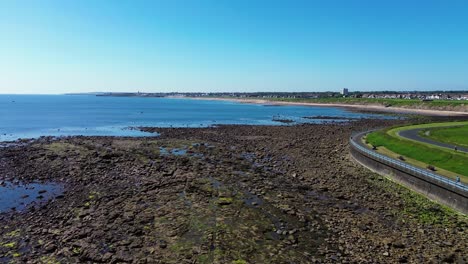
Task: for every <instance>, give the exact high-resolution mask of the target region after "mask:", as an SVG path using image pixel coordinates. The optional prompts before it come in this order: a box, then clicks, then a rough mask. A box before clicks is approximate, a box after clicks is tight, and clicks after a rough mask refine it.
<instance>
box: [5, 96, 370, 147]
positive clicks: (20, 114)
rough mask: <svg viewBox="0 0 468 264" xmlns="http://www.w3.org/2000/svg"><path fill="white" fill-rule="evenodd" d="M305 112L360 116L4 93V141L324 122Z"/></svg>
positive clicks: (317, 110)
mask: <svg viewBox="0 0 468 264" xmlns="http://www.w3.org/2000/svg"><path fill="white" fill-rule="evenodd" d="M305 116H338V117H343V118H360V117H370V116H375V115H369V114H359V113H353V112H349V111H346V110H344V109H340V108H332V107H304V106H264V105H255V104H240V103H235V102H225V101H202V100H190V99H172V98H138V97H98V96H91V95H83V96H81V95H80V96H71V95H0V141H11V140H16V139H18V138H36V137H39V136H49V135H50V136H68V135H93V136H100V135H109V136H145V135H148V134H147V133H143V132H140V131H137V130H131V129H128V128H129V127H136V126H157V127H170V126H173V127H200V126H210V125H217V124H251V125H270V124H281V123H278V122H275V121H273V119H292V120H295V121H297V122H321V120H310V119H303V118H302V117H305Z"/></svg>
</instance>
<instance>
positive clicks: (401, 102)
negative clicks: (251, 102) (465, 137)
mask: <svg viewBox="0 0 468 264" xmlns="http://www.w3.org/2000/svg"><path fill="white" fill-rule="evenodd" d="M255 99H258V98H255ZM260 99H261V98H260ZM267 100H271V101H283V102H298V103H299V102H300V103H343V104H378V105H384V106H395V107H405V106H427V107H433V108H441V107H447V106H450V107H454V106H468V102H464V101H455V100H435V101H421V100H418V99H384V98H350V97H327V98H268V99H267Z"/></svg>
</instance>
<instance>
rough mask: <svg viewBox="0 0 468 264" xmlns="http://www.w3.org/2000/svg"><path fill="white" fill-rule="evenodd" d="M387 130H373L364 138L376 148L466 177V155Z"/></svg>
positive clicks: (467, 167) (467, 168)
mask: <svg viewBox="0 0 468 264" xmlns="http://www.w3.org/2000/svg"><path fill="white" fill-rule="evenodd" d="M387 132H388V131H387V130H384V131H376V132H373V133H371V134H369V135H368V136H367V137H366V140H367V141H368V142H369V143H370V144H372V145H374V146H376V147H377V148H378V147H385V148H386V149H388V150H390V151H392V152H395V153H397V154H400V155H402V156H404V157H408V158H411V159H414V160H417V161H421V162H423V163H426V164H430V165H432V166H435V167H439V168H442V169H445V170H448V171H451V172H455V173H457V174H460V175H461V176H462V177H465V179H466V178H468V155H466V154H464V153H454V152H452V151H445V150H443V149H441V148H436V147H430V146H428V145H424V144H420V143H417V142H414V141H411V140H405V139H402V138H397V137H394V136H392V135H390V134H389V133H387Z"/></svg>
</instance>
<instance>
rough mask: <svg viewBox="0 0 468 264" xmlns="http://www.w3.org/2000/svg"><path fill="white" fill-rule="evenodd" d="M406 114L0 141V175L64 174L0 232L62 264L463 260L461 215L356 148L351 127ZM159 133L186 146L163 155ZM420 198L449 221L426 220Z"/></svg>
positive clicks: (3, 220) (32, 255) (0, 218)
mask: <svg viewBox="0 0 468 264" xmlns="http://www.w3.org/2000/svg"><path fill="white" fill-rule="evenodd" d="M399 122H403V121H399ZM396 123H397V121H388V120H387V121H382V120H381V121H369V120H368V121H353V122H351V123H348V124H330V125H303V126H302V125H301V126H294V127H255V126H220V127H216V128H199V129H198V128H197V129H170V128H167V129H158V131H159V132H161V137H160V138H158V139H151V138H112V137H99V138H94V137H72V138H65V139H59V140H56V141H54V142H53V144H54V145H51V144H52V142H48V141H44V142H39V143H32V145H28V146H23V147H21V148H16V149H15V150H12V149H1V150H0V157H1V158H0V175H2V177H5V178H2V180H4V179H8V180H10V179H16V180H19V179H21V181H25V182H28V181H35V180H42V181H45V180H53V181H58V182H61V183H63V184H64V185H65V186H66V193H65V195H63V196H62V197H59V198H57V199H56V200H55V201H51V202H49V203H46V204H45V205H44V206H40V207H39V206H38V207H37V208H36V209H35V210H34V211H33V210H30V211H27V212H24V213H15V214H12V216H11V217H10V216H6V215H0V226H2V227H3V226H8V228H4V229H2V228H0V237H1V241H2V242H1V243H10V242H14V243H15V244H10V245H11V246H13V245H14V246H15V247H18V250H21V254H22V257H23V258H24V259H25V260H26V261H27V260H32V259H41V257H50V258H51V259H50V261H52V260H57V261H59V260H60V261H62V262H63V263H77V262H88V263H93V262H101V263H145V261H146V263H182V262H184V263H185V262H187V263H193V262H197V261H200V262H201V260H205V261H206V262H219V263H232V262H234V261H237V260H238V261H239V263H241V262H242V261H243V260H245V262H248V263H265V262H269V263H314V261H315V262H317V263H323V262H332V261H336V262H342V263H361V262H368V263H397V262H400V263H415V262H416V263H425V262H430V261H431V260H434V262H441V261H442V260H443V259H445V260H446V261H458V260H459V259H461V258H462V256H463V253H464V252H465V251H466V244H467V238H466V237H464V236H463V234H464V233H465V232H466V228H467V226H468V225H467V223H466V221H465V220H463V219H461V218H459V217H458V216H456V215H452V214H449V213H447V212H446V211H445V210H439V209H438V208H439V207H434V208H433V209H432V206H430V202H429V201H427V202H424V204H423V205H421V204H414V203H413V198H412V196H411V193H410V192H409V191H407V190H406V189H404V188H400V187H399V186H398V185H395V184H394V183H392V182H390V181H387V180H386V179H384V178H381V177H378V176H375V174H372V173H371V172H368V171H367V170H365V169H363V168H362V167H360V166H357V165H355V164H354V163H353V161H352V160H351V159H349V158H348V156H347V155H348V154H347V153H348V152H347V151H348V150H347V140H348V137H349V135H350V133H351V131H354V130H356V131H357V130H365V129H369V128H373V127H382V126H387V125H389V124H396ZM193 142H209V143H210V144H200V145H196V144H195V145H192V144H193ZM34 144H35V145H34ZM163 145H164V146H166V148H168V149H184V146H186V147H185V149H186V148H187V146H189V150H188V151H187V152H188V153H189V154H190V155H189V156H176V155H160V153H159V150H160V147H162V146H163ZM190 146H193V147H190ZM245 153H251V154H249V155H245ZM3 154H5V155H3ZM198 154H200V155H199V156H197V155H198ZM3 175H6V176H3ZM18 175H21V178H19V177H18ZM377 179H379V180H377ZM0 183H1V182H0ZM252 197H255V199H252ZM248 199H250V200H248ZM246 200H248V201H249V202H245V201H246ZM418 201H419V200H418ZM422 208H424V209H427V211H425V212H428V214H426V215H429V216H431V217H440V219H442V220H440V219H439V218H437V219H438V221H437V222H438V224H435V223H432V222H431V223H427V222H424V221H422V220H420V219H419V212H420V211H419V210H421V209H422ZM426 215H425V216H426ZM447 217H448V218H447ZM443 219H450V221H443ZM16 229H18V231H16ZM3 241H5V242H3ZM436 242H438V244H437V243H436ZM2 254H3V255H5V254H6V251H5V250H4V248H3V247H1V246H0V256H1V255H2ZM18 260H19V261H20V262H21V260H20V259H18ZM45 260H46V259H44V261H45Z"/></svg>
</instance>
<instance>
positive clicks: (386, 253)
mask: <svg viewBox="0 0 468 264" xmlns="http://www.w3.org/2000/svg"><path fill="white" fill-rule="evenodd" d="M382 255H384V256H385V257H388V256H390V253H388V252H387V251H386V252H384V253H383V254H382Z"/></svg>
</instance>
